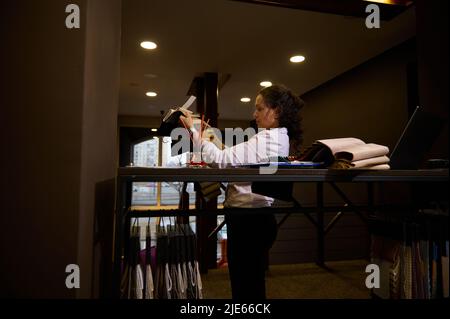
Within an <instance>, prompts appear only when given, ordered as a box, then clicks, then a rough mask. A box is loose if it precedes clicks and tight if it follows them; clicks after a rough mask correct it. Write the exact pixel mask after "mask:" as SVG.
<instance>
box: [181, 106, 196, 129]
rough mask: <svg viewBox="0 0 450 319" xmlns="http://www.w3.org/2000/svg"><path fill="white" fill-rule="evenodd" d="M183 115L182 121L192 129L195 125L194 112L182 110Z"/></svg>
mask: <svg viewBox="0 0 450 319" xmlns="http://www.w3.org/2000/svg"><path fill="white" fill-rule="evenodd" d="M180 111H181V113H183V115H180V121H181V122H182V123H184V125H185V126H186V127H187V128H188V129H190V128H191V127H193V126H194V120H193V119H192V112H191V111H189V110H180Z"/></svg>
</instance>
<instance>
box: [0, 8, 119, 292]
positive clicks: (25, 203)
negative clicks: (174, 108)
mask: <svg viewBox="0 0 450 319" xmlns="http://www.w3.org/2000/svg"><path fill="white" fill-rule="evenodd" d="M71 3H75V4H77V5H79V7H80V9H81V28H80V29H70V30H69V29H67V28H66V26H65V20H66V16H67V13H66V12H65V8H66V6H67V5H68V4H71ZM0 12H1V19H0V21H1V32H2V37H1V38H2V56H1V59H0V61H1V70H2V72H1V77H2V81H1V84H2V85H1V94H0V99H1V102H0V105H1V108H2V115H1V116H0V130H1V132H0V136H1V141H2V156H1V158H2V162H1V169H2V178H1V180H2V191H1V192H0V193H1V195H0V196H1V202H2V206H1V208H0V210H1V214H0V225H1V226H2V231H1V232H0V234H1V235H0V251H1V254H2V257H1V258H0V296H4V297H30V298H41V297H45V298H73V297H89V296H91V295H92V294H93V290H92V286H93V278H92V276H91V273H92V269H93V268H94V267H93V240H94V234H93V230H94V206H95V203H94V202H95V188H96V187H95V186H96V184H97V183H100V182H103V181H105V180H108V179H113V178H114V164H115V158H114V156H115V150H114V148H115V141H116V140H115V135H116V121H117V96H118V91H117V90H118V85H117V84H118V68H119V64H118V56H119V51H118V49H119V47H118V44H119V43H120V41H119V40H120V38H119V36H120V1H116V0H114V1H106V0H102V1H98V0H77V1H50V0H46V1H33V0H18V1H2V2H1V8H0ZM112 200H113V198H111V199H110V201H112ZM98 205H100V206H99V207H103V208H105V207H107V204H105V202H104V203H103V206H102V205H101V204H98ZM105 205H106V206H105ZM109 206H111V204H109ZM98 209H101V208H98ZM110 214H112V211H110ZM68 264H78V265H79V266H80V270H81V276H80V277H81V289H79V290H75V289H73V290H69V289H67V288H66V286H65V279H66V276H67V274H66V273H65V268H66V265H68Z"/></svg>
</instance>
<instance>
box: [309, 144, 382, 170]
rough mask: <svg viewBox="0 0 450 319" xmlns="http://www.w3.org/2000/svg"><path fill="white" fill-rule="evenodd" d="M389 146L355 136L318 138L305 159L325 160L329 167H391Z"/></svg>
mask: <svg viewBox="0 0 450 319" xmlns="http://www.w3.org/2000/svg"><path fill="white" fill-rule="evenodd" d="M388 153H389V148H388V147H386V146H384V145H378V144H374V143H368V144H366V143H365V142H363V141H362V140H360V139H357V138H353V137H345V138H333V139H324V140H317V141H316V142H314V144H313V146H312V147H310V148H309V149H308V150H307V152H305V155H306V156H305V157H308V158H305V159H303V160H313V161H319V160H321V161H324V162H325V163H327V166H328V167H329V168H339V169H352V168H364V169H390V167H389V157H388V156H387V155H388Z"/></svg>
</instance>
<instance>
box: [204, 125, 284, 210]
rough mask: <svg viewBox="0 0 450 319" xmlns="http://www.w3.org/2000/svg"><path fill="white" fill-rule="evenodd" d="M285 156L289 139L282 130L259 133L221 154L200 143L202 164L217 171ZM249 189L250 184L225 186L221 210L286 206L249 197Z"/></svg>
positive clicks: (254, 195)
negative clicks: (214, 165)
mask: <svg viewBox="0 0 450 319" xmlns="http://www.w3.org/2000/svg"><path fill="white" fill-rule="evenodd" d="M197 134H198V133H197ZM288 155H289V137H288V135H287V129H286V128H284V127H280V128H273V129H266V130H262V131H260V132H258V133H257V134H255V135H254V136H252V137H251V138H250V139H249V140H248V141H247V142H244V143H240V144H237V145H235V146H233V147H229V148H225V149H223V150H221V149H219V148H217V147H216V145H214V144H213V143H211V142H209V141H206V140H203V141H202V157H203V160H204V161H205V162H207V163H209V164H212V163H214V164H216V165H217V166H218V167H226V166H230V165H231V166H232V165H238V164H255V163H261V162H262V161H264V160H267V158H268V157H271V156H288ZM251 185H252V184H251V182H234V183H228V187H227V190H226V193H225V195H226V196H225V202H224V206H225V207H242V208H258V207H269V206H285V205H286V206H290V203H286V202H282V201H278V200H276V203H274V201H275V200H274V199H273V198H271V197H267V196H264V195H260V194H255V193H252V188H251Z"/></svg>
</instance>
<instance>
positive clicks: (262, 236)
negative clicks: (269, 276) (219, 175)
mask: <svg viewBox="0 0 450 319" xmlns="http://www.w3.org/2000/svg"><path fill="white" fill-rule="evenodd" d="M225 220H226V222H227V257H228V271H229V274H230V282H231V293H232V297H233V299H265V298H266V282H265V271H266V269H267V266H268V254H269V250H270V248H271V247H272V245H273V243H274V242H275V239H276V236H277V221H276V219H275V216H274V215H273V214H262V213H261V214H254V213H252V214H239V212H235V213H233V214H232V213H229V214H227V215H225Z"/></svg>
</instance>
